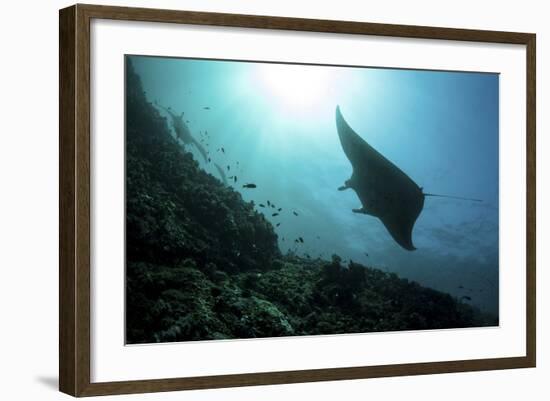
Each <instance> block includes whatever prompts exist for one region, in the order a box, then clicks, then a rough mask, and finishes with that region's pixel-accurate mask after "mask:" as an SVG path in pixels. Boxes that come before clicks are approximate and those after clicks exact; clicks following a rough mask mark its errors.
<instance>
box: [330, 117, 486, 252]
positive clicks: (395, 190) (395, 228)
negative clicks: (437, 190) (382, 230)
mask: <svg viewBox="0 0 550 401" xmlns="http://www.w3.org/2000/svg"><path fill="white" fill-rule="evenodd" d="M336 128H337V130H338V136H339V138H340V144H341V145H342V149H343V150H344V153H345V154H346V156H347V158H348V159H349V161H350V162H351V165H352V167H353V173H352V175H351V178H350V179H349V180H347V181H346V182H345V183H344V185H343V186H341V187H340V188H338V189H339V190H340V191H343V190H345V189H348V188H351V189H353V190H354V191H355V193H356V194H357V196H358V197H359V200H360V201H361V208H358V209H353V212H355V213H363V214H368V215H371V216H374V217H378V218H379V219H380V220H381V221H382V223H383V224H384V226H385V227H386V229H387V230H388V232H389V233H390V235H391V236H392V237H393V239H394V240H395V242H397V243H398V244H399V245H401V246H402V247H403V248H405V249H407V250H409V251H413V250H415V249H416V248H415V247H414V245H413V242H412V230H413V226H414V223H415V222H416V219H417V218H418V216H419V215H420V212H421V211H422V208H423V207H424V199H425V197H426V196H443V197H449V198H455V199H464V200H471V201H476V202H480V200H479V199H469V198H459V197H454V196H446V195H435V194H425V193H424V192H422V188H421V187H419V186H418V185H417V184H416V183H415V182H414V181H413V180H412V179H411V178H410V177H409V176H408V175H407V174H405V173H404V172H403V171H402V170H400V169H399V168H398V167H397V166H396V165H395V164H393V163H392V162H391V161H389V160H388V159H386V158H385V157H384V156H382V155H381V154H380V153H379V152H378V151H377V150H376V149H374V148H373V147H372V146H370V145H369V144H368V143H367V142H366V141H365V140H364V139H362V138H361V137H360V136H359V135H358V134H357V133H356V132H355V131H354V130H353V129H352V128H351V127H350V126H349V125H348V123H347V122H346V120H344V117H343V116H342V113H341V112H340V107H337V108H336Z"/></svg>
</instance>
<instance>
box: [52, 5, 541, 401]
mask: <svg viewBox="0 0 550 401" xmlns="http://www.w3.org/2000/svg"><path fill="white" fill-rule="evenodd" d="M92 19H109V20H125V21H141V22H163V23H173V24H192V25H202V26H218V27H239V28H258V29H274V30H287V31H309V32H324V33H341V34H355V35H373V36H389V37H401V38H417V39H440V40H447V41H469V42H485V43H500V44H517V45H524V46H525V47H526V54H527V57H526V60H525V63H526V71H527V74H526V75H527V76H526V79H527V81H526V89H527V93H526V99H527V105H526V110H527V119H526V121H525V124H526V133H527V135H526V138H525V140H526V144H527V158H526V160H527V167H526V170H527V177H526V183H527V192H526V194H525V196H526V203H527V217H526V221H527V227H526V238H527V243H526V255H527V258H526V260H525V274H526V285H527V287H526V296H527V298H526V326H525V333H526V336H525V338H526V355H525V356H521V357H503V358H491V359H469V360H453V361H438V362H428V363H406V364H397V365H379V366H363V367H338V368H336V367H335V368H323V369H313V370H294V371H277V372H255V373H243V374H228V375H220V376H199V377H179V378H165V379H154V380H131V381H117V382H91V374H90V364H91V353H90V347H91V341H92V338H91V331H90V318H91V316H90V297H91V293H90V285H91V283H90V268H91V267H90V254H91V250H90V210H91V205H90V202H91V200H90V199H91V197H90V174H91V167H90V121H91V117H90V86H91V82H90V68H91V66H90V21H91V20H92ZM59 29H60V38H59V48H60V54H59V56H60V68H59V74H60V75H59V82H60V84H59V85H60V86H59V92H60V103H59V123H60V142H59V150H60V166H59V167H60V168H59V180H60V186H59V188H60V192H59V216H60V236H59V255H60V264H59V280H60V281H59V284H60V285H59V324H60V325H59V388H60V391H62V392H64V393H67V394H70V395H73V396H95V395H107V394H126V393H144V392H157V391H174V390H187V389H206V388H220V387H235V386H250V385H264V384H281V383H298V382H315V381H325V380H344V379H362V378H375V377H389V376H401V375H421V374H434V373H448V372H466V371H481V370H493V369H510V368H527V367H534V366H535V361H536V314H535V301H536V293H535V287H536V286H535V284H536V280H535V206H536V205H535V194H536V192H535V191H536V189H535V119H536V109H535V98H536V95H535V68H536V67H535V66H536V61H535V47H536V44H535V43H536V36H535V34H531V33H513V32H495V31H482V30H467V29H450V28H435V27H421V26H404V25H389V24H372V23H362V22H350V21H330V20H314V19H301V18H284V17H268V16H254V15H237V14H220V13H203V12H193V11H174V10H156V9H141V8H126V7H110V6H96V5H80V4H79V5H74V6H72V7H68V8H65V9H62V10H60V14H59Z"/></svg>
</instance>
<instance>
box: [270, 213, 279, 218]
mask: <svg viewBox="0 0 550 401" xmlns="http://www.w3.org/2000/svg"><path fill="white" fill-rule="evenodd" d="M278 215H279V213H273V214H272V215H271V216H272V217H276V216H278Z"/></svg>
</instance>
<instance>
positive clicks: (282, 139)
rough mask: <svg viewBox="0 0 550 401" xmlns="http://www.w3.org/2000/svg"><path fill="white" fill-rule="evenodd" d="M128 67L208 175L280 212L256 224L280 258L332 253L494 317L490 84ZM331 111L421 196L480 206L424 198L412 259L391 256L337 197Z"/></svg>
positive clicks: (195, 65)
mask: <svg viewBox="0 0 550 401" xmlns="http://www.w3.org/2000/svg"><path fill="white" fill-rule="evenodd" d="M131 58H132V62H133V64H134V67H135V69H136V72H137V73H138V74H139V75H140V77H141V79H142V82H143V86H144V90H145V91H146V96H147V98H148V99H149V100H150V101H151V102H155V101H156V102H157V103H158V104H159V105H162V106H164V107H171V108H172V110H174V111H175V112H177V113H178V114H179V113H180V112H182V111H183V112H184V113H185V114H184V120H187V121H188V123H187V125H188V127H189V129H190V131H191V133H192V135H193V136H194V137H195V138H196V139H197V140H202V141H203V144H204V146H205V147H206V145H208V147H207V150H208V151H209V156H210V157H211V159H212V162H214V163H217V164H219V165H220V166H221V167H223V168H224V170H225V172H226V175H227V176H228V177H229V176H234V175H236V176H237V178H238V181H237V183H232V184H231V185H232V186H233V187H234V188H235V190H237V191H239V192H240V193H241V194H242V196H243V198H244V199H245V200H247V201H251V200H253V201H254V202H255V203H256V205H258V204H259V203H262V204H266V203H267V200H269V201H270V203H271V202H272V203H274V204H275V205H276V207H277V208H279V207H281V208H283V210H282V212H281V213H280V215H279V216H275V217H272V216H271V214H272V213H274V212H276V211H275V210H274V209H271V210H270V211H269V212H266V213H265V214H266V216H267V218H268V219H269V220H270V221H272V222H273V224H274V225H275V224H276V223H281V224H280V226H279V227H276V232H277V234H278V236H279V245H280V248H281V250H282V251H283V252H286V251H287V250H295V251H296V252H297V253H299V254H301V255H303V254H306V253H307V254H309V255H311V256H312V257H316V256H321V257H323V258H327V259H329V258H330V255H331V254H333V253H336V254H338V255H340V256H341V257H342V258H343V259H345V260H350V259H351V260H354V261H356V262H360V263H363V264H365V265H369V266H373V267H378V268H381V269H384V270H387V271H391V272H395V273H397V274H398V275H399V276H401V277H406V278H409V279H412V280H415V281H418V282H419V283H421V284H423V285H426V286H429V287H432V288H435V289H439V290H442V291H445V292H449V293H451V294H453V295H454V296H456V297H458V298H460V297H462V296H468V297H470V298H471V301H470V300H467V302H470V303H471V304H474V305H477V306H479V307H480V308H482V309H483V310H486V311H490V312H493V313H498V261H499V259H498V227H499V226H498V216H499V213H498V210H499V209H498V199H499V185H498V179H499V169H498V167H499V166H498V163H499V159H498V148H499V126H498V120H499V115H498V113H499V108H498V98H499V77H498V75H497V74H489V73H464V72H442V71H415V70H402V69H401V70H399V69H382V68H363V67H361V68H357V67H355V68H352V67H330V66H295V65H282V64H276V65H273V64H272V65H270V64H264V63H253V62H237V61H213V60H192V59H176V58H160V57H141V56H132V57H131ZM337 105H340V108H341V111H342V113H343V115H344V117H345V118H346V120H347V122H348V123H349V124H350V126H351V127H352V128H353V129H354V130H355V131H356V132H357V133H358V134H359V135H361V137H362V138H363V139H365V140H366V141H367V142H369V143H370V144H371V145H372V146H373V147H374V148H375V149H377V150H378V151H379V152H380V153H382V154H383V155H384V156H386V157H387V158H388V159H389V160H391V161H392V162H393V163H395V164H396V165H397V166H399V168H401V169H402V170H403V171H404V172H405V173H406V174H407V175H409V176H410V177H411V178H412V179H413V180H414V181H415V182H416V183H417V184H418V185H419V186H421V187H423V188H424V191H425V192H427V193H438V194H447V195H456V196H463V197H472V198H479V199H482V200H483V202H471V201H463V200H453V199H446V198H426V201H425V205H424V209H423V211H422V213H421V214H420V217H419V218H418V220H417V222H416V225H415V228H414V231H413V243H414V245H415V246H416V248H417V250H415V251H412V252H411V251H407V250H404V249H403V248H401V247H400V246H399V245H398V244H396V243H395V242H394V241H393V239H392V238H391V236H390V235H389V234H388V232H387V231H386V229H385V227H384V226H383V225H382V223H381V222H380V221H379V220H378V219H377V218H375V217H371V216H367V215H363V214H355V213H352V212H351V209H353V208H358V207H360V206H361V205H360V202H359V200H358V198H357V196H356V194H355V193H354V192H353V191H352V190H348V191H338V190H337V188H338V187H339V186H341V185H343V183H344V181H345V180H346V179H348V178H349V177H350V175H351V172H352V169H351V165H350V163H349V161H348V160H347V158H346V156H345V154H344V153H343V151H342V148H341V146H340V143H339V139H338V135H337V132H336V125H335V109H336V106H337ZM206 108H209V109H206ZM162 113H163V115H166V116H167V114H166V113H165V112H162ZM204 131H207V132H208V135H207V136H206V135H205V134H204ZM222 147H223V150H224V151H223V152H222V150H221V148H222ZM189 149H190V150H191V151H192V152H193V153H194V155H195V158H196V160H198V161H199V162H200V163H201V166H202V167H203V168H204V169H205V170H207V171H208V172H210V173H211V174H212V175H214V176H216V177H219V174H218V173H217V171H216V169H215V168H214V166H213V163H210V164H208V163H203V162H202V159H201V156H200V154H199V153H198V152H197V151H196V149H193V147H189ZM237 162H238V164H237ZM228 165H229V168H230V170H229V171H228V170H227V166H228ZM246 183H254V184H256V185H257V188H255V189H246V188H243V187H242V185H243V184H246ZM266 206H267V205H266ZM258 210H259V211H266V209H263V208H260V207H259V206H258ZM293 211H296V212H297V213H298V216H295V215H294V214H293V213H292V212H293ZM298 237H302V238H303V239H304V244H301V245H299V246H297V245H296V244H295V242H294V240H295V239H296V238H298ZM283 238H284V241H283ZM464 299H465V298H464Z"/></svg>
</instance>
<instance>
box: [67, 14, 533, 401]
mask: <svg viewBox="0 0 550 401" xmlns="http://www.w3.org/2000/svg"><path fill="white" fill-rule="evenodd" d="M535 320H536V319H535V35H534V34H530V33H512V32H494V31H479V30H465V29H450V28H433V27H418V26H402V25H384V24H371V23H362V22H349V21H328V20H310V19H297V18H282V17H267V16H252V15H236V14H235V15H233V14H219V13H202V12H188V11H170V10H153V9H136V8H122V7H106V6H94V5H75V6H72V7H69V8H66V9H63V10H61V11H60V390H61V391H63V392H65V393H68V394H71V395H74V396H92V395H105V394H122V393H141V392H154V391H171V390H185V389H199V388H216V387H231V386H246V385H260V384H277V383H293V382H307V381H322V380H341V379H359V378H373V377H385V376H397V375H417V374H431V373H442V372H460V371H477V370H489V369H508V368H522V367H523V368H525V367H534V366H535V359H536V358H535V355H536V352H535Z"/></svg>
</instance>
